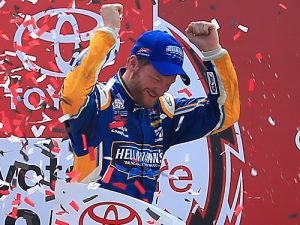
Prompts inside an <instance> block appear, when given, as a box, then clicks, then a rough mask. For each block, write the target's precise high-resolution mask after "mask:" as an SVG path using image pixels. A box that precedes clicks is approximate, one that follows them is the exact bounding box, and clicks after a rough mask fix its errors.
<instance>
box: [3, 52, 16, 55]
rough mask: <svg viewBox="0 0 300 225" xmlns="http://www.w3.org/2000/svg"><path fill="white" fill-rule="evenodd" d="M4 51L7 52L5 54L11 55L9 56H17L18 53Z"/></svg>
mask: <svg viewBox="0 0 300 225" xmlns="http://www.w3.org/2000/svg"><path fill="white" fill-rule="evenodd" d="M4 53H5V55H9V56H16V55H17V53H15V52H11V51H5V52H4Z"/></svg>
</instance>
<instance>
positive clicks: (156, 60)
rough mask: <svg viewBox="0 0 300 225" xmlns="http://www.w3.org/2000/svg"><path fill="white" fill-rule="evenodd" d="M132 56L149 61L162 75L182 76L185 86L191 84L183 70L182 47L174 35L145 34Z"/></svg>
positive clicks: (163, 33)
mask: <svg viewBox="0 0 300 225" xmlns="http://www.w3.org/2000/svg"><path fill="white" fill-rule="evenodd" d="M131 54H133V55H136V56H138V57H140V58H143V59H148V60H149V62H150V63H151V65H152V66H153V67H154V68H155V69H156V71H157V72H159V73H160V74H161V75H164V76H175V75H180V77H181V79H182V81H183V83H184V84H185V85H189V84H190V82H191V81H190V78H189V77H188V75H187V74H186V72H185V71H184V70H183V69H182V64H183V55H184V54H183V50H182V47H181V45H180V44H179V42H178V41H177V40H176V39H175V38H174V37H173V36H172V35H170V34H168V33H166V32H164V31H160V30H154V31H146V32H145V33H143V34H142V35H141V36H140V37H139V39H138V40H137V42H136V43H135V45H134V46H133V48H132V49H131Z"/></svg>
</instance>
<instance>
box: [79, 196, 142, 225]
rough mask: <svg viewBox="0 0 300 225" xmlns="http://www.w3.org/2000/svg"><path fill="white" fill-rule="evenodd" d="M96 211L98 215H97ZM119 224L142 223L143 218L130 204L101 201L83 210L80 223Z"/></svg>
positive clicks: (80, 224) (81, 224) (139, 224)
mask: <svg viewBox="0 0 300 225" xmlns="http://www.w3.org/2000/svg"><path fill="white" fill-rule="evenodd" d="M96 212H97V214H98V215H96ZM92 221H94V222H95V224H103V225H105V224H118V225H123V224H124V225H125V224H129V223H131V222H132V223H133V224H137V225H142V219H141V217H140V216H139V215H138V213H137V212H136V211H135V210H134V209H132V208H130V207H129V206H127V205H125V204H122V203H119V202H100V203H96V204H94V205H91V206H90V207H88V208H87V209H85V210H84V211H83V213H82V214H81V216H80V218H79V225H84V224H91V222H92Z"/></svg>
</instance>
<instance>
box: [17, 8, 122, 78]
mask: <svg viewBox="0 0 300 225" xmlns="http://www.w3.org/2000/svg"><path fill="white" fill-rule="evenodd" d="M83 16H84V17H85V18H86V19H87V18H88V19H92V20H95V21H96V23H95V24H96V25H95V27H94V28H93V29H92V30H89V31H84V32H82V33H81V32H80V31H81V30H84V29H83V28H82V27H79V26H78V22H77V21H78V17H80V18H83ZM29 17H30V16H29ZM53 17H57V22H56V24H55V25H54V27H53V28H52V27H47V24H46V27H47V28H48V29H45V30H44V31H43V27H39V26H38V25H39V24H40V23H39V21H41V22H43V20H42V19H44V20H45V18H53ZM26 21H27V23H26ZM24 23H25V24H26V25H27V26H26V25H24ZM65 24H69V25H70V27H71V29H72V33H71V34H62V33H61V32H62V28H63V26H64V25H65ZM86 24H90V23H86ZM102 26H103V21H102V17H101V16H100V15H99V14H96V13H94V12H91V11H87V10H84V9H72V8H71V9H66V8H59V9H51V10H47V11H46V12H44V11H42V12H39V13H37V14H35V15H33V16H31V17H30V18H29V22H28V18H27V20H26V19H25V22H23V24H22V25H21V26H20V27H19V28H18V29H17V31H16V33H15V36H14V43H15V45H16V46H20V47H23V43H24V34H27V38H28V34H30V37H31V38H33V39H37V40H42V41H45V42H50V44H48V46H52V45H53V51H54V57H53V61H54V62H56V65H57V70H55V69H53V68H52V69H49V68H43V66H41V65H38V64H36V63H35V62H34V61H32V60H30V58H29V57H28V56H27V55H26V53H25V52H23V51H22V49H20V48H17V49H16V54H17V56H18V58H19V59H20V60H21V61H22V62H23V63H26V65H27V66H28V67H29V69H31V70H35V71H40V72H41V73H42V74H46V75H50V76H54V77H65V75H66V74H67V73H68V72H69V71H70V70H71V65H70V64H71V63H70V62H71V60H72V59H73V60H74V59H75V58H76V57H77V56H78V54H79V51H74V52H73V54H72V57H71V58H70V59H68V60H65V59H64V57H63V54H62V52H61V49H62V48H61V44H73V49H79V48H80V43H81V42H85V41H89V40H90V37H91V35H92V34H93V33H94V32H95V31H96V30H97V29H99V28H100V27H102ZM119 47H120V46H119V41H118V42H117V43H116V50H119ZM112 55H113V54H112ZM50 60H51V59H49V61H50ZM112 60H113V59H110V60H109V61H112ZM107 64H108V62H107Z"/></svg>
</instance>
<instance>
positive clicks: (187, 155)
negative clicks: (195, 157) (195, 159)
mask: <svg viewBox="0 0 300 225" xmlns="http://www.w3.org/2000/svg"><path fill="white" fill-rule="evenodd" d="M189 161H190V155H189V154H188V153H184V162H189Z"/></svg>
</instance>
